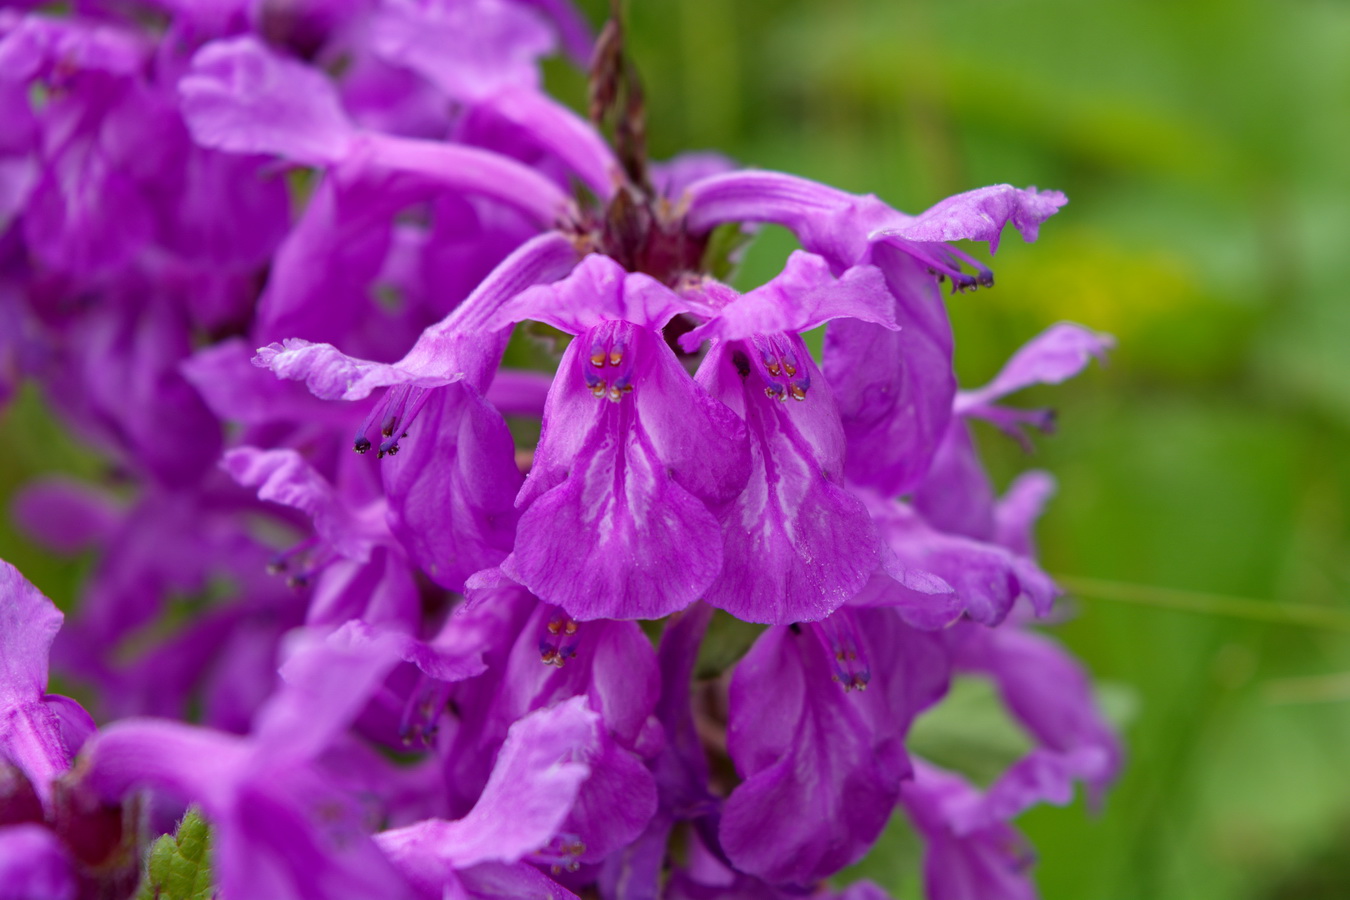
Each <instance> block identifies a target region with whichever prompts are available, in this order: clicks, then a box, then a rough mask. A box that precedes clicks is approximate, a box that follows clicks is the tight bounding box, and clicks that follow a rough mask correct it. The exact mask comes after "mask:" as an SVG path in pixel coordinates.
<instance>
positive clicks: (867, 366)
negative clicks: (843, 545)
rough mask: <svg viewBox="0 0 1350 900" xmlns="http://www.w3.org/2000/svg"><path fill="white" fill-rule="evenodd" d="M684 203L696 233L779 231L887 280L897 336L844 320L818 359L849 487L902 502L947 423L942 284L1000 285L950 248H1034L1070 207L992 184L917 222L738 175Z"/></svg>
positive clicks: (947, 332)
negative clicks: (1008, 228) (1004, 242)
mask: <svg viewBox="0 0 1350 900" xmlns="http://www.w3.org/2000/svg"><path fill="white" fill-rule="evenodd" d="M686 202H687V208H688V214H687V219H686V221H687V223H688V226H689V228H690V229H691V230H693V231H694V232H695V233H701V232H702V231H705V230H706V229H709V228H712V227H714V226H716V225H720V224H723V223H726V222H774V223H777V224H781V225H784V226H786V227H787V228H789V229H791V230H792V231H793V233H794V234H796V235H797V237H798V239H799V240H800V241H801V242H802V246H803V247H804V248H805V249H806V250H808V251H810V252H812V253H817V254H819V255H821V256H823V257H824V258H825V259H827V260H828V261H829V262H830V265H831V266H832V267H833V268H834V269H835V270H836V271H842V270H845V269H848V268H850V267H853V266H857V265H864V264H870V265H873V266H876V267H877V268H879V269H880V270H881V271H882V272H883V273H884V274H885V276H886V284H887V287H888V289H889V292H890V294H891V298H892V303H893V308H892V310H891V313H892V320H893V321H894V323H895V324H896V325H898V326H899V330H892V329H889V328H887V327H884V326H881V325H878V324H874V323H870V322H866V321H857V320H855V321H848V320H845V321H842V322H838V323H836V324H835V325H834V326H832V327H831V328H830V330H829V332H828V333H827V334H826V341H825V349H824V354H823V360H822V362H823V370H824V373H825V377H826V378H827V379H828V380H829V383H830V385H831V387H832V389H833V390H834V394H835V398H836V402H837V404H838V407H839V412H840V416H841V418H842V420H843V424H844V432H845V434H846V436H847V439H848V458H847V462H846V465H845V472H846V474H847V476H848V478H849V479H850V480H851V481H853V482H856V483H858V484H860V485H863V486H866V487H870V488H874V489H876V490H877V491H879V492H880V493H882V494H884V495H888V496H894V495H897V494H901V493H904V492H905V491H908V490H910V489H912V488H913V487H914V485H915V484H916V483H917V482H918V480H919V479H920V478H921V477H922V476H923V474H924V472H925V471H926V470H927V468H928V466H929V464H930V463H931V461H932V458H933V454H934V453H935V452H936V450H937V445H938V442H939V441H940V440H941V438H942V435H943V433H944V432H945V430H946V426H947V422H948V420H949V419H950V418H951V411H952V399H953V397H954V396H955V394H956V377H955V374H954V373H953V371H952V346H953V345H952V334H951V324H950V323H949V322H948V319H947V312H946V309H945V308H944V306H943V303H942V297H941V292H940V290H939V286H940V283H941V282H942V281H944V280H949V281H950V282H951V284H952V288H953V290H960V291H964V290H970V289H974V288H976V287H979V286H988V285H991V284H993V275H992V274H991V273H990V271H989V270H988V269H987V268H986V267H985V266H983V265H982V264H980V263H979V262H977V261H976V260H974V259H973V258H972V257H970V256H968V255H967V254H965V253H964V252H962V251H961V250H958V249H957V248H956V247H954V246H952V245H951V244H950V243H948V242H950V241H956V240H973V241H987V242H988V243H989V247H990V250H991V251H992V250H995V249H997V247H998V240H999V236H1000V234H1001V233H1002V231H1003V228H1004V226H1005V225H1007V224H1009V223H1011V224H1012V225H1013V227H1014V228H1016V229H1017V231H1018V232H1019V233H1020V234H1021V235H1022V237H1023V239H1025V240H1028V241H1034V240H1035V239H1036V236H1037V232H1038V230H1039V227H1040V224H1041V223H1042V222H1043V221H1045V220H1046V219H1047V218H1049V217H1050V216H1051V215H1053V214H1054V213H1055V212H1056V210H1058V209H1059V207H1061V206H1063V205H1064V203H1065V202H1066V200H1065V197H1064V195H1063V194H1061V193H1059V192H1058V191H1037V190H1035V189H1034V188H1029V189H1026V190H1020V189H1017V188H1014V187H1012V186H1010V185H1006V184H1004V185H994V186H992V187H985V188H979V189H977V190H974V191H968V192H967V193H964V194H958V195H956V196H954V197H949V198H948V199H946V200H943V201H942V202H941V203H938V204H937V205H936V206H933V207H932V208H931V209H929V210H927V211H926V212H924V213H922V214H920V215H918V216H909V215H906V214H904V213H901V212H898V211H896V210H894V209H892V208H890V207H889V206H887V205H886V204H884V203H882V202H881V201H880V200H878V199H877V198H876V197H873V196H870V195H869V196H856V195H852V194H847V193H845V192H843V191H840V190H837V189H835V188H831V187H826V186H825V185H821V184H817V183H814V182H811V181H807V180H806V179H803V178H798V177H796V176H792V175H784V174H780V173H776V172H732V173H726V174H722V175H716V176H713V177H711V178H707V179H704V180H702V181H699V182H697V183H695V184H694V185H691V186H690V188H689V191H688V194H687V199H686ZM967 269H973V270H974V274H970V272H968V271H967Z"/></svg>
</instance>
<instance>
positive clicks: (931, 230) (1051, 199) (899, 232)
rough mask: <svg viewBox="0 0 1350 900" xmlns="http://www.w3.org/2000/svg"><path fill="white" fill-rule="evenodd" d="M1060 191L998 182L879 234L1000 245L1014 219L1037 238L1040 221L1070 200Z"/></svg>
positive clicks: (1020, 228)
mask: <svg viewBox="0 0 1350 900" xmlns="http://www.w3.org/2000/svg"><path fill="white" fill-rule="evenodd" d="M1068 202H1069V201H1068V198H1066V197H1065V196H1064V195H1063V194H1062V193H1060V192H1059V191H1038V190H1036V189H1035V188H1026V189H1025V190H1023V189H1020V188H1015V187H1013V186H1012V185H1010V184H995V185H991V186H990V187H983V188H977V189H976V190H973V191H966V192H965V193H964V194H957V195H956V196H954V197H948V198H947V199H946V200H943V201H942V202H940V203H938V204H936V205H935V206H933V207H931V208H929V209H927V210H925V211H924V212H922V213H920V214H919V215H918V216H915V217H914V219H913V220H912V221H910V222H908V223H906V224H905V225H901V226H899V227H890V228H884V229H882V230H880V231H879V232H878V235H885V236H890V235H894V236H896V237H899V238H903V239H904V240H907V241H959V240H969V241H988V242H989V250H990V252H993V251H994V250H997V249H998V239H999V234H1000V233H1001V232H1002V231H1003V226H1004V225H1006V224H1007V223H1008V222H1012V225H1013V227H1014V228H1016V229H1017V232H1018V233H1019V234H1020V235H1022V240H1024V241H1034V240H1036V237H1037V233H1038V231H1039V230H1040V225H1041V223H1042V222H1044V221H1045V220H1046V219H1048V218H1050V217H1051V216H1053V215H1054V214H1055V213H1056V212H1058V211H1059V208H1060V207H1061V206H1063V205H1064V204H1065V203H1068Z"/></svg>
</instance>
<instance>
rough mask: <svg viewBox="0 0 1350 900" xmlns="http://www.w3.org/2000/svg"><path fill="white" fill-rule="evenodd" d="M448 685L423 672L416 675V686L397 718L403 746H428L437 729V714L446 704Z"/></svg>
mask: <svg viewBox="0 0 1350 900" xmlns="http://www.w3.org/2000/svg"><path fill="white" fill-rule="evenodd" d="M448 690H449V689H448V687H447V686H446V685H445V684H444V683H442V682H438V681H436V680H435V679H432V678H429V677H428V676H426V675H425V674H419V675H418V680H417V685H416V687H415V689H414V690H413V691H412V692H411V693H409V694H408V698H407V700H406V701H405V702H404V704H403V715H402V716H401V718H400V719H399V724H398V735H399V739H400V740H401V741H402V742H403V746H405V747H429V746H431V745H432V743H433V742H434V741H435V740H436V733H437V732H438V731H439V730H440V722H439V718H440V714H441V710H443V709H444V708H445V706H446V701H447V692H448Z"/></svg>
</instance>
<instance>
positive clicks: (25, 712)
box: [0, 560, 94, 805]
mask: <svg viewBox="0 0 1350 900" xmlns="http://www.w3.org/2000/svg"><path fill="white" fill-rule="evenodd" d="M61 621H62V615H61V613H60V611H59V610H58V609H57V608H56V607H55V606H54V605H52V602H51V601H50V600H48V599H47V598H46V597H44V596H43V595H42V594H41V593H40V592H39V591H38V589H37V588H35V587H33V585H32V584H31V583H29V582H28V581H27V579H25V578H24V577H23V576H22V575H20V574H19V571H18V569H15V568H14V567H13V566H11V565H10V564H9V563H7V562H4V561H3V560H0V755H2V756H3V757H4V758H5V759H7V760H9V761H10V762H12V763H13V764H14V765H16V766H18V767H19V769H20V771H22V772H23V773H24V775H25V776H26V777H27V779H28V781H29V782H30V783H31V784H32V785H33V788H34V790H36V791H37V795H38V796H39V797H40V798H41V799H42V802H43V804H44V805H47V804H50V803H51V801H52V782H53V781H54V780H55V779H56V777H57V776H58V775H60V774H61V773H62V772H65V771H66V770H67V769H69V768H70V763H71V760H72V759H73V758H74V755H75V753H77V752H78V751H79V749H80V746H81V745H82V744H83V743H84V741H85V740H86V739H87V738H88V737H89V735H90V734H91V733H92V732H93V730H94V723H93V720H92V719H90V718H89V714H88V713H86V712H85V711H84V709H82V708H81V707H80V705H79V704H78V703H76V702H75V701H74V700H71V699H69V698H67V697H62V696H60V695H57V694H48V693H46V690H47V654H48V652H49V650H50V649H51V644H52V640H53V639H54V638H55V637H56V632H57V631H59V630H60V628H61Z"/></svg>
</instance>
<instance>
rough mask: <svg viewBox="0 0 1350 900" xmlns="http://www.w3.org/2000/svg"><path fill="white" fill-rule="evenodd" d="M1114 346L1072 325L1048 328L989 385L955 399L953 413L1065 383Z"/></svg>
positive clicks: (1107, 339) (1111, 341)
mask: <svg viewBox="0 0 1350 900" xmlns="http://www.w3.org/2000/svg"><path fill="white" fill-rule="evenodd" d="M1115 343H1116V342H1115V340H1114V339H1113V338H1111V336H1110V335H1106V334H1099V333H1098V332H1095V331H1091V330H1089V329H1087V328H1084V327H1083V326H1082V325H1075V324H1073V323H1072V322H1060V323H1059V324H1058V325H1052V326H1051V327H1050V328H1048V329H1046V330H1045V331H1044V332H1042V333H1041V334H1039V335H1037V336H1036V337H1035V338H1032V339H1031V340H1030V341H1028V342H1027V344H1026V345H1025V346H1023V347H1022V348H1021V349H1020V350H1018V351H1017V352H1016V353H1014V354H1013V356H1012V358H1011V359H1009V360H1008V362H1007V364H1006V365H1005V366H1004V367H1003V369H1002V370H1001V371H1000V372H999V373H998V376H997V377H995V378H994V380H993V381H991V382H989V384H987V385H985V386H984V387H982V388H980V389H978V390H974V391H963V392H962V393H961V394H960V395H959V396H958V397H957V400H956V412H957V413H958V414H963V413H968V412H975V411H976V410H979V409H980V408H981V407H985V406H987V405H989V404H991V403H993V402H994V401H995V400H998V399H1000V398H1002V397H1005V396H1007V395H1008V394H1011V393H1013V392H1014V391H1020V390H1022V389H1023V388H1026V387H1030V386H1031V385H1033V384H1059V383H1060V382H1062V381H1067V380H1068V379H1070V378H1072V377H1074V376H1075V375H1077V374H1078V373H1079V372H1081V371H1083V369H1084V368H1085V367H1086V366H1087V364H1088V363H1089V362H1091V361H1092V359H1093V357H1096V358H1097V359H1098V360H1099V361H1101V362H1105V361H1106V351H1108V350H1110V349H1111V348H1112V347H1114V346H1115ZM975 414H977V415H978V413H975Z"/></svg>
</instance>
